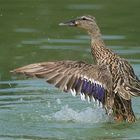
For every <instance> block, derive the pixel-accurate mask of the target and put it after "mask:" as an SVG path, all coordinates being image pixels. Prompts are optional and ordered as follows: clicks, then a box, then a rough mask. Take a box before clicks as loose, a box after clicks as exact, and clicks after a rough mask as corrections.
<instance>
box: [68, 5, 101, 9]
mask: <svg viewBox="0 0 140 140" xmlns="http://www.w3.org/2000/svg"><path fill="white" fill-rule="evenodd" d="M102 7H103V6H102V5H99V4H71V5H68V6H67V8H68V9H71V10H93V9H96V10H98V9H101V8H102Z"/></svg>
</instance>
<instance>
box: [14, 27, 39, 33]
mask: <svg viewBox="0 0 140 140" xmlns="http://www.w3.org/2000/svg"><path fill="white" fill-rule="evenodd" d="M14 31H15V32H20V33H35V32H39V31H38V30H37V29H33V28H16V29H14Z"/></svg>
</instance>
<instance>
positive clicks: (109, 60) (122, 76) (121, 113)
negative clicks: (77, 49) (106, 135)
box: [12, 16, 140, 122]
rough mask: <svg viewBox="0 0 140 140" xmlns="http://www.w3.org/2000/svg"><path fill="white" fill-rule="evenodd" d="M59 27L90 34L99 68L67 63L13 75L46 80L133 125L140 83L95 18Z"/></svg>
mask: <svg viewBox="0 0 140 140" xmlns="http://www.w3.org/2000/svg"><path fill="white" fill-rule="evenodd" d="M60 25H66V26H72V27H79V28H83V29H85V30H86V31H87V32H88V33H89V35H90V37H91V52H92V55H93V57H94V59H95V61H96V65H93V64H87V63H85V62H79V61H68V60H67V61H56V62H44V63H36V64H31V65H27V66H24V67H21V68H18V69H15V70H13V71H12V72H16V73H21V74H25V75H28V76H31V77H33V76H35V77H38V78H45V79H46V81H47V82H49V83H51V84H54V85H55V86H56V87H58V88H60V89H62V90H63V91H65V92H68V91H71V92H72V94H73V95H76V94H80V95H81V99H84V98H87V99H88V100H89V101H91V99H93V100H96V101H98V102H99V104H103V107H104V108H105V110H106V112H107V114H108V115H112V116H113V117H114V119H115V120H116V121H123V120H124V121H127V122H134V121H135V120H136V118H135V115H134V113H133V110H132V105H131V97H132V96H139V95H140V81H139V79H138V78H137V76H136V75H135V73H134V71H133V68H132V67H131V66H130V64H129V63H128V62H127V61H126V60H125V59H123V58H120V57H119V56H118V55H116V54H115V53H114V52H113V51H112V50H110V49H108V48H106V47H105V44H104V42H103V40H102V37H101V33H100V29H99V27H98V26H97V24H96V21H95V18H94V17H92V16H82V17H78V18H76V19H74V20H70V21H67V22H65V23H61V24H60Z"/></svg>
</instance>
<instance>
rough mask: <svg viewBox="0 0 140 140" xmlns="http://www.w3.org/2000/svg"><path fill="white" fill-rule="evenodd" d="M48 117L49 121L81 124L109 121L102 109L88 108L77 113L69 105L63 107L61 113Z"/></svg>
mask: <svg viewBox="0 0 140 140" xmlns="http://www.w3.org/2000/svg"><path fill="white" fill-rule="evenodd" d="M44 117H45V116H44ZM46 117H47V118H49V120H51V119H53V120H56V121H73V122H80V123H98V122H106V121H108V117H107V116H106V115H105V112H104V110H103V109H102V108H91V107H87V108H85V109H84V110H82V111H76V110H73V109H72V108H70V107H69V106H68V105H65V106H63V107H61V110H60V111H57V112H55V113H53V114H51V116H49V117H48V116H46Z"/></svg>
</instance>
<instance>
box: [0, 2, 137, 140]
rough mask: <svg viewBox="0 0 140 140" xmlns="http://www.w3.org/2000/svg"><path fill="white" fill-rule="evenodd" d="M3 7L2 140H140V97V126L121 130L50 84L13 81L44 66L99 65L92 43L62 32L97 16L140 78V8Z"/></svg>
mask: <svg viewBox="0 0 140 140" xmlns="http://www.w3.org/2000/svg"><path fill="white" fill-rule="evenodd" d="M0 5H1V11H0V19H1V22H0V28H1V29H0V49H1V50H0V139H2V140H11V139H12V140H16V139H17V140H21V139H22V140H46V139H49V140H50V139H52V140H53V139H54V140H56V139H70V140H72V139H73V140H76V139H80V140H84V139H87V140H88V139H89V140H90V139H97V140H98V139H100V140H102V139H107V140H108V139H109V140H114V139H116V140H120V139H123V140H129V139H140V134H139V132H140V119H139V118H140V110H139V108H140V98H139V97H138V98H134V99H133V108H134V111H135V113H136V116H137V118H138V121H137V122H136V123H134V124H125V123H120V124H116V123H113V122H111V121H110V120H109V118H108V117H107V116H106V114H105V112H104V110H102V109H101V108H99V107H98V106H97V104H96V103H94V102H92V103H90V104H89V103H88V102H87V101H85V102H83V101H81V100H80V97H79V96H77V97H75V98H74V97H72V96H71V95H70V94H65V93H63V92H62V91H60V90H58V89H56V88H55V87H54V86H52V85H49V84H47V83H46V82H45V81H43V80H37V79H26V80H23V77H19V76H15V75H11V74H10V73H9V71H10V70H11V69H14V68H16V67H19V66H23V65H25V64H29V63H35V62H40V61H49V60H51V61H52V60H62V59H73V60H84V61H88V62H92V58H91V56H90V47H89V46H90V43H89V41H90V38H89V36H88V35H87V34H86V33H85V32H83V31H80V30H77V29H75V28H65V27H64V28H62V27H59V26H58V23H59V22H62V21H63V20H65V19H69V18H74V17H77V16H79V15H85V14H91V15H94V16H96V19H97V20H98V23H99V24H100V27H101V29H102V30H101V32H102V33H103V39H104V40H105V43H106V44H107V46H108V47H109V48H111V49H112V50H114V51H115V52H117V53H118V54H119V55H121V56H122V57H124V58H126V59H127V60H129V62H130V63H131V64H132V66H133V68H134V70H135V72H136V74H137V75H138V77H139V78H140V40H139V35H140V27H139V26H140V24H139V23H140V20H139V19H140V18H139V14H138V13H139V12H140V8H139V5H140V2H139V1H137V0H133V1H130V0H128V1H127V2H126V1H122V0H117V1H114V2H113V3H112V1H111V0H108V1H97V0H95V1H94V2H91V1H90V2H88V1H84V0H81V1H74V0H71V1H64V0H60V1H55V4H54V1H51V0H46V1H44V0H40V1H33V0H31V1H24V0H23V1H22V0H21V1H16V0H13V1H12V3H11V0H6V1H1V2H0ZM116 5H119V6H116ZM130 9H131V10H130Z"/></svg>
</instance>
